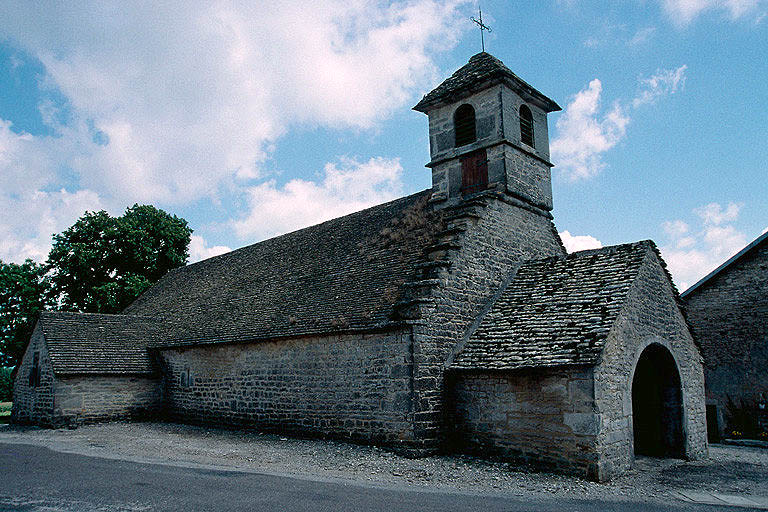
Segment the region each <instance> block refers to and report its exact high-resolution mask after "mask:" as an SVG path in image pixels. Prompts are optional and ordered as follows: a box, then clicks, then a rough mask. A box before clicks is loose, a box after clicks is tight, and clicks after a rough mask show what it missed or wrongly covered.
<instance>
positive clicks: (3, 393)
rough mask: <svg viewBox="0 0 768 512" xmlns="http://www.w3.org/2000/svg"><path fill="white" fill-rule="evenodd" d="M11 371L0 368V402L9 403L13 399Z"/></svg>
mask: <svg viewBox="0 0 768 512" xmlns="http://www.w3.org/2000/svg"><path fill="white" fill-rule="evenodd" d="M12 374H13V370H12V369H11V368H3V367H2V366H0V402H10V401H11V400H12V399H13V378H12Z"/></svg>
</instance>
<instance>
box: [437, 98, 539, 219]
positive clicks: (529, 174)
mask: <svg viewBox="0 0 768 512" xmlns="http://www.w3.org/2000/svg"><path fill="white" fill-rule="evenodd" d="M523 103H524V102H523V100H522V98H520V96H518V95H517V94H516V93H515V92H513V91H512V90H511V89H509V88H508V87H506V86H504V85H497V86H494V87H491V88H488V89H485V90H484V91H481V92H478V93H476V94H473V95H471V96H469V97H467V98H464V99H462V100H461V101H458V102H456V103H452V104H450V105H446V106H443V107H439V108H436V109H434V110H432V111H430V112H429V134H430V157H431V164H430V165H431V166H432V193H433V196H434V197H438V198H448V197H451V198H455V197H458V196H460V195H461V184H462V171H461V162H460V160H459V158H458V157H459V156H461V155H465V154H467V153H470V152H472V151H474V150H476V149H480V148H486V151H487V158H488V183H489V186H490V187H493V186H494V184H495V185H496V186H498V188H499V189H501V190H506V191H508V192H509V193H511V194H514V195H515V196H517V197H519V198H521V199H524V200H526V201H528V202H530V203H532V204H534V205H536V206H538V207H539V208H542V209H544V210H547V211H549V210H552V182H551V173H550V169H549V168H550V165H549V164H548V163H547V162H548V161H549V135H548V131H547V114H546V112H544V111H543V110H541V109H539V108H538V107H537V106H535V105H532V104H527V105H528V106H529V107H530V108H531V112H532V114H533V121H534V145H535V148H533V147H530V146H527V145H525V144H523V143H522V142H521V141H520V115H519V109H520V106H521V105H522V104H523ZM463 104H469V105H472V107H473V108H474V109H475V116H476V132H477V141H476V142H473V143H472V144H468V145H465V146H461V147H459V148H456V147H454V146H455V131H454V126H453V116H454V113H455V112H456V109H458V108H459V107H460V106H461V105H463Z"/></svg>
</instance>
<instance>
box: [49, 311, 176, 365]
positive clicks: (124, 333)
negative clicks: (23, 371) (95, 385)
mask: <svg viewBox="0 0 768 512" xmlns="http://www.w3.org/2000/svg"><path fill="white" fill-rule="evenodd" d="M38 325H39V326H40V328H41V329H42V332H43V336H44V337H45V341H46V345H47V347H48V354H49V356H50V358H51V363H52V365H53V371H54V373H56V374H146V373H153V372H155V371H156V368H155V366H154V363H153V360H152V357H151V355H150V354H149V352H148V351H147V346H148V345H149V344H150V343H151V342H152V341H153V340H156V339H158V338H159V337H160V335H161V332H162V324H161V321H160V319H157V318H148V317H141V316H133V315H104V314H94V313H69V312H60V311H46V312H43V313H41V314H40V320H39V322H38Z"/></svg>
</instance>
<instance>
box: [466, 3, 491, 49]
mask: <svg viewBox="0 0 768 512" xmlns="http://www.w3.org/2000/svg"><path fill="white" fill-rule="evenodd" d="M477 12H478V13H479V18H480V19H479V20H476V19H475V17H474V16H471V17H470V18H469V19H471V20H472V21H474V22H475V23H477V25H478V26H479V27H480V44H481V45H482V47H483V51H485V37H484V36H483V32H484V31H486V30H487V31H488V32H489V33H490V32H492V30H491V27H489V26H488V25H486V24H485V23H483V10H482V9H480V7H479V6H478V8H477Z"/></svg>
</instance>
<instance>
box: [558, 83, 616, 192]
mask: <svg viewBox="0 0 768 512" xmlns="http://www.w3.org/2000/svg"><path fill="white" fill-rule="evenodd" d="M602 90H603V86H602V84H601V83H600V80H598V79H597V78H595V79H594V80H592V81H591V82H590V83H589V86H588V87H587V88H586V89H583V90H581V91H579V92H578V93H577V94H575V95H574V96H573V97H572V98H571V100H570V102H569V103H568V105H567V106H566V108H565V113H564V114H563V115H562V116H560V118H559V119H558V120H557V124H556V127H557V137H556V138H555V139H554V140H553V141H552V145H551V149H552V158H553V160H554V161H555V163H556V164H557V165H558V166H560V170H561V172H563V173H564V174H565V175H566V176H568V177H569V178H570V179H572V180H578V179H584V178H590V177H592V176H594V175H595V174H597V173H598V172H600V170H601V169H603V168H604V167H605V164H604V163H603V161H602V155H603V153H605V152H606V151H608V150H609V149H611V148H612V147H613V146H615V145H616V144H617V143H618V142H619V141H620V140H621V139H622V138H623V137H624V134H625V133H626V129H627V124H628V123H629V117H627V116H626V115H625V113H624V111H623V109H622V108H621V107H620V106H619V104H614V105H613V107H612V108H611V110H610V111H608V112H607V113H605V114H600V113H599V106H600V94H601V93H602Z"/></svg>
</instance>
